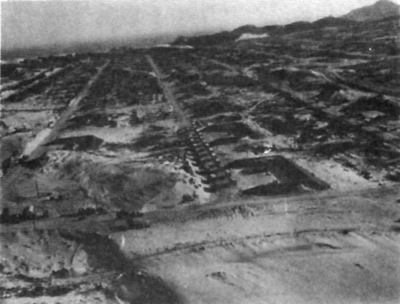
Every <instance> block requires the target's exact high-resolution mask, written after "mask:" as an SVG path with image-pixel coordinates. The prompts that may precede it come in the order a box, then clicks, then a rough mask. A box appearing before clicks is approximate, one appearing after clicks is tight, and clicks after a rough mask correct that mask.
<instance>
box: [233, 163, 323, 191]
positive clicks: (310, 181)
mask: <svg viewBox="0 0 400 304" xmlns="http://www.w3.org/2000/svg"><path fill="white" fill-rule="evenodd" d="M226 167H227V168H228V169H246V170H248V171H247V172H246V173H247V174H249V172H251V171H250V170H253V169H254V170H256V171H255V172H257V173H262V172H263V170H262V168H263V169H264V172H266V173H267V172H269V173H271V174H272V175H274V176H275V177H276V178H277V179H278V180H279V184H283V185H286V186H276V187H275V186H270V184H267V185H262V187H261V188H257V189H258V190H257V191H260V189H264V190H265V189H270V190H271V191H272V192H271V195H275V194H276V191H278V190H279V191H280V190H282V191H283V190H284V189H288V188H287V187H289V188H290V189H292V188H294V189H296V187H299V186H300V185H304V186H306V187H308V188H311V189H314V190H319V191H321V190H326V189H329V185H328V184H327V183H325V182H323V181H321V180H319V179H318V178H316V177H315V176H313V175H312V174H311V173H310V172H307V171H306V170H304V169H303V168H301V167H299V166H298V165H296V164H295V163H293V162H292V161H290V160H288V159H286V158H284V157H282V156H274V157H260V158H252V159H251V158H247V159H239V160H235V161H233V162H231V163H229V164H228V165H227V166H226ZM253 172H254V171H253ZM264 186H265V187H264ZM267 186H268V187H267ZM276 189H278V190H276ZM264 190H263V191H264ZM257 191H256V192H257ZM285 191H286V190H285ZM250 192H251V191H250ZM263 193H264V192H263ZM283 193H284V192H283Z"/></svg>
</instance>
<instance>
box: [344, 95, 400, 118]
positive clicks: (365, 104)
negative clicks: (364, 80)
mask: <svg viewBox="0 0 400 304" xmlns="http://www.w3.org/2000/svg"><path fill="white" fill-rule="evenodd" d="M365 111H378V112H382V113H384V114H386V115H387V116H388V117H391V118H398V117H399V115H400V107H399V106H398V105H396V104H395V103H393V102H390V101H388V100H386V99H384V97H383V96H376V97H372V98H366V97H363V98H360V99H359V100H357V101H356V102H354V103H352V104H350V105H349V106H347V107H346V108H345V109H344V112H345V113H346V114H348V115H354V113H360V112H365Z"/></svg>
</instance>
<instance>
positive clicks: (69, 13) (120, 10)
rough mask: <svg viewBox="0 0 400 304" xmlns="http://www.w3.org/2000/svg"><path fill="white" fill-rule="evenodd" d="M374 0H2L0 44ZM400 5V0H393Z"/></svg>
mask: <svg viewBox="0 0 400 304" xmlns="http://www.w3.org/2000/svg"><path fill="white" fill-rule="evenodd" d="M374 2H376V0H131V1H127V0H107V1H104V0H103V1H102V0H100V1H99V0H82V1H81V0H47V1H45V0H36V1H35V0H32V1H20V0H9V1H7V0H1V48H2V49H3V50H9V49H13V48H25V47H32V46H43V45H51V44H67V43H71V42H85V41H97V40H106V39H110V38H113V39H135V38H139V37H147V36H160V35H174V36H177V35H182V34H183V35H185V34H186V35H189V34H193V33H199V32H216V31H220V30H232V29H234V28H236V27H239V26H241V25H246V24H254V25H257V26H260V25H270V24H287V23H291V22H294V21H301V20H303V21H315V20H317V19H319V18H322V17H326V16H330V15H332V16H335V17H337V16H341V15H344V14H346V13H348V12H349V11H351V10H352V9H355V8H359V7H362V6H365V5H370V4H373V3H374ZM393 2H395V3H398V4H400V0H393Z"/></svg>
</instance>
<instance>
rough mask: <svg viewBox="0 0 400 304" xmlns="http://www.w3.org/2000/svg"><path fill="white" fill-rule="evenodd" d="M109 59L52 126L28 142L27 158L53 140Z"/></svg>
mask: <svg viewBox="0 0 400 304" xmlns="http://www.w3.org/2000/svg"><path fill="white" fill-rule="evenodd" d="M109 63H110V61H109V60H108V61H107V62H106V63H105V64H104V65H103V66H102V67H101V68H100V69H99V71H98V72H97V74H96V75H95V76H94V77H93V78H92V79H91V80H90V81H89V82H88V83H87V85H86V86H85V87H84V88H83V90H82V91H81V92H80V93H79V94H78V96H76V97H75V98H74V99H72V100H71V102H70V104H69V106H68V108H67V109H66V110H65V111H64V113H63V114H62V115H61V117H60V118H59V119H58V121H57V122H56V123H55V124H54V127H53V128H52V129H51V130H49V131H48V132H47V133H42V134H43V135H42V136H40V134H38V136H36V138H34V139H33V141H32V142H30V143H28V145H31V149H30V151H29V153H28V154H26V156H27V157H28V160H33V159H36V158H38V157H40V156H41V155H42V154H43V153H45V151H46V150H47V148H46V147H45V145H46V144H48V143H49V142H51V141H53V140H54V139H56V138H57V136H58V135H59V133H60V130H61V129H62V128H63V127H64V126H65V124H66V122H67V121H68V120H69V119H70V118H71V116H72V114H73V113H74V112H75V111H76V110H77V109H78V106H79V103H80V101H81V100H82V99H84V98H85V97H86V96H87V95H88V94H89V92H90V88H91V87H92V86H93V84H94V83H95V82H96V81H97V79H99V77H100V75H101V74H102V73H103V71H104V69H105V68H106V67H107V66H108V64H109Z"/></svg>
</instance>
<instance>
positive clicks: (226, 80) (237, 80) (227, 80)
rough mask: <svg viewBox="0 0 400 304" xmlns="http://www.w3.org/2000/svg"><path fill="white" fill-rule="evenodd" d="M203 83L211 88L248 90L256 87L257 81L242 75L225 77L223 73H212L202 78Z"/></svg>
mask: <svg viewBox="0 0 400 304" xmlns="http://www.w3.org/2000/svg"><path fill="white" fill-rule="evenodd" d="M203 79H204V81H205V82H206V83H207V84H208V85H212V86H234V87H238V88H249V87H254V86H256V85H258V83H257V81H255V80H254V79H251V78H249V77H246V76H244V75H237V76H226V75H224V74H223V73H212V74H208V75H207V74H206V75H204V76H203Z"/></svg>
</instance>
